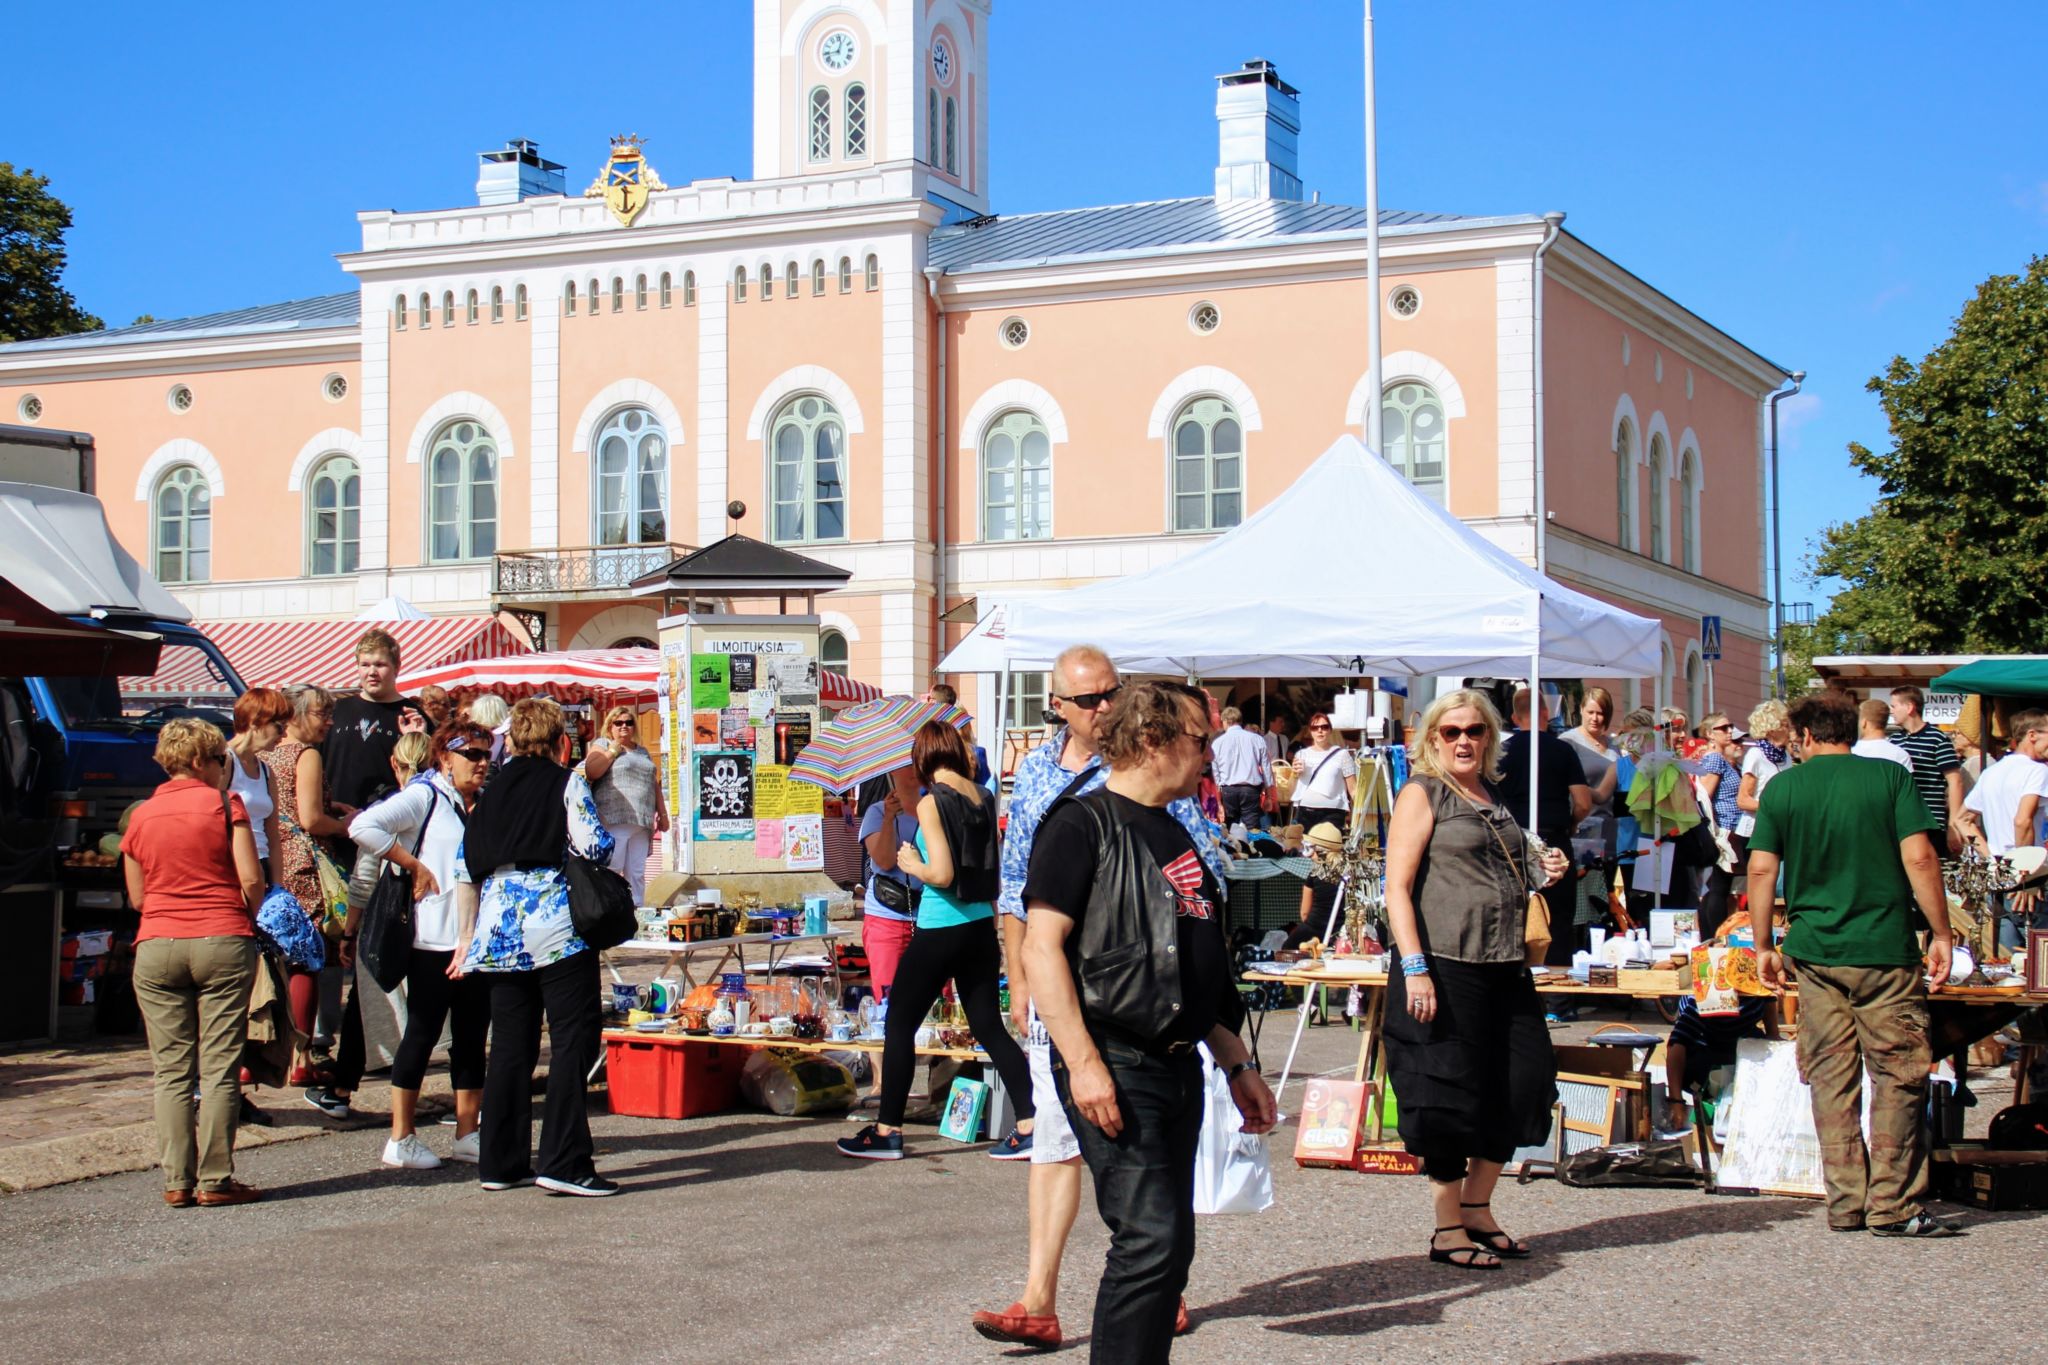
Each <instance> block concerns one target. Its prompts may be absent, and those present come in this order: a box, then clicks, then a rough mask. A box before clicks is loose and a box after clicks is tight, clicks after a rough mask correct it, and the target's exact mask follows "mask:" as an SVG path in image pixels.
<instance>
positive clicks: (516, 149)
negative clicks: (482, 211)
mask: <svg viewBox="0 0 2048 1365" xmlns="http://www.w3.org/2000/svg"><path fill="white" fill-rule="evenodd" d="M567 190H568V186H567V183H566V182H565V181H564V180H563V179H562V166H561V163H560V162H556V161H549V160H546V159H545V158H543V157H542V156H541V154H540V144H539V143H537V142H529V141H527V140H526V139H525V138H523V137H516V138H513V139H512V140H511V141H510V142H508V143H506V144H505V147H504V150H502V151H496V152H478V153H477V154H476V202H477V203H478V204H480V205H483V206H485V207H489V206H490V205H492V204H516V203H518V202H519V201H520V200H522V199H536V198H539V197H540V196H541V195H545V194H564V193H566V192H567Z"/></svg>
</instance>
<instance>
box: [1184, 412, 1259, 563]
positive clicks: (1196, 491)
mask: <svg viewBox="0 0 2048 1365" xmlns="http://www.w3.org/2000/svg"><path fill="white" fill-rule="evenodd" d="M1171 441H1172V452H1173V529H1174V530H1176V531H1221V530H1224V529H1225V528H1227V527H1231V526H1235V525H1237V523H1238V522H1239V521H1241V520H1243V518H1244V424H1243V423H1242V422H1240V421H1239V420H1238V416H1237V409H1235V408H1233V407H1231V406H1230V404H1229V403H1228V402H1226V401H1225V400H1223V399H1221V398H1213V397H1212V398H1197V399H1195V400H1194V401H1193V402H1191V403H1189V404H1188V405H1187V406H1186V407H1183V408H1182V409H1181V410H1180V413H1179V415H1177V416H1176V417H1175V418H1174V419H1173V427H1172V436H1171Z"/></svg>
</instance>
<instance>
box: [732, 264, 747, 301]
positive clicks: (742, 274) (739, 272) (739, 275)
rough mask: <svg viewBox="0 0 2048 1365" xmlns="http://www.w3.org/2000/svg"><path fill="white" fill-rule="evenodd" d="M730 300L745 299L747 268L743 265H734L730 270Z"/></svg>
mask: <svg viewBox="0 0 2048 1365" xmlns="http://www.w3.org/2000/svg"><path fill="white" fill-rule="evenodd" d="M732 301H733V302H734V303H745V302H746V301H747V268H746V267H745V266H739V267H736V268H735V269H734V270H733V272H732Z"/></svg>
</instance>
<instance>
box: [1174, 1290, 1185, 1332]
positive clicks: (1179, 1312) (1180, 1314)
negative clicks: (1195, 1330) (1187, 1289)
mask: <svg viewBox="0 0 2048 1365" xmlns="http://www.w3.org/2000/svg"><path fill="white" fill-rule="evenodd" d="M1187 1330H1188V1301H1187V1300H1186V1299H1182V1300H1181V1301H1180V1306H1179V1307H1177V1308H1175V1309H1174V1310H1173V1334H1174V1335H1175V1336H1177V1337H1178V1336H1185V1335H1186V1334H1187Z"/></svg>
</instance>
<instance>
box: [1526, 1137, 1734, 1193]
mask: <svg viewBox="0 0 2048 1365" xmlns="http://www.w3.org/2000/svg"><path fill="white" fill-rule="evenodd" d="M1557 1178H1558V1180H1559V1181H1560V1182H1561V1183H1563V1184H1566V1185H1573V1186H1576V1187H1578V1188H1579V1189H1594V1188H1597V1187H1601V1186H1617V1185H1618V1186H1628V1185H1646V1186H1651V1187H1653V1188H1656V1187H1661V1188H1666V1189H1683V1188H1686V1187H1689V1186H1696V1185H1698V1184H1699V1183H1700V1181H1701V1180H1702V1179H1704V1177H1703V1176H1702V1175H1701V1173H1700V1170H1699V1168H1698V1167H1696V1166H1694V1165H1693V1164H1692V1158H1691V1157H1689V1156H1687V1155H1686V1154H1685V1144H1684V1143H1683V1142H1680V1141H1677V1140H1675V1139H1671V1138H1659V1139H1656V1140H1654V1141H1651V1142H1625V1143H1618V1144H1616V1145H1615V1146H1612V1147H1588V1148H1587V1149H1586V1150H1584V1151H1582V1152H1573V1153H1572V1154H1571V1155H1570V1156H1568V1157H1566V1158H1565V1159H1564V1161H1563V1162H1562V1164H1560V1165H1559V1166H1558V1168H1557Z"/></svg>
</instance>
